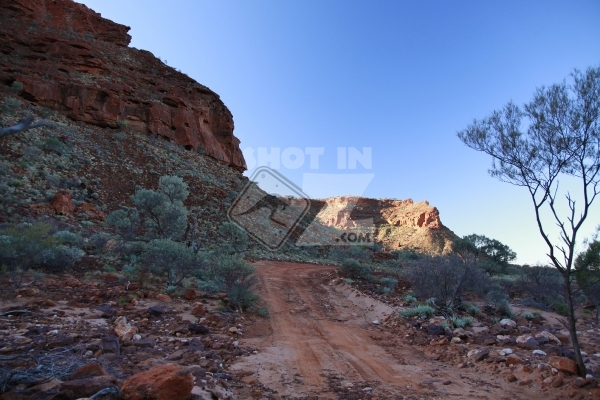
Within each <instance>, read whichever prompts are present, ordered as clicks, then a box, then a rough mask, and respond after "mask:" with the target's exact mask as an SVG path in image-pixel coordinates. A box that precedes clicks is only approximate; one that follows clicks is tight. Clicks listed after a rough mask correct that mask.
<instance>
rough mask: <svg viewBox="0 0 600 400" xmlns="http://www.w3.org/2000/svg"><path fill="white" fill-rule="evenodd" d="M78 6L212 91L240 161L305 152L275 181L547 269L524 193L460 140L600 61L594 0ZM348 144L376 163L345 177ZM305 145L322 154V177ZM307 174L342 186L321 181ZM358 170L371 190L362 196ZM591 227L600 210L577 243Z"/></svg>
mask: <svg viewBox="0 0 600 400" xmlns="http://www.w3.org/2000/svg"><path fill="white" fill-rule="evenodd" d="M80 2H82V3H84V4H86V5H87V6H88V7H90V8H92V9H93V10H95V11H97V12H100V13H101V14H102V16H104V17H106V18H109V19H111V20H113V21H116V22H119V23H122V24H125V25H128V26H131V28H132V29H131V31H130V33H131V35H132V36H133V40H132V43H131V45H132V46H133V47H137V48H140V49H145V50H149V51H151V52H152V53H154V55H156V56H158V57H160V58H161V59H163V60H167V63H168V64H169V65H170V66H173V67H174V68H177V69H180V70H181V71H182V72H185V73H187V74H188V75H189V76H191V77H192V78H194V79H196V80H197V81H199V82H200V83H202V84H204V85H206V86H208V87H210V88H211V89H212V90H214V91H215V92H217V93H218V94H219V95H220V96H221V98H222V100H223V101H224V102H225V104H226V105H227V106H228V107H229V109H230V110H231V111H232V113H233V116H234V121H235V132H234V133H235V135H236V136H237V137H238V138H239V139H240V140H241V141H242V144H241V147H242V149H245V150H246V152H247V154H250V153H249V149H254V151H255V153H254V154H255V155H256V154H257V153H256V152H257V151H258V149H259V148H264V149H267V151H268V152H271V148H277V149H279V151H280V152H283V151H284V150H285V149H290V148H298V149H300V150H301V151H302V153H303V154H304V155H305V156H306V158H305V162H304V163H303V164H302V165H301V166H300V167H299V168H286V167H285V165H283V164H282V165H281V166H280V169H279V171H280V172H281V173H282V174H284V175H285V176H286V177H288V178H289V179H290V180H292V181H293V182H295V183H296V184H297V185H298V186H300V187H302V186H303V185H304V187H305V188H309V187H310V193H308V194H309V195H311V196H313V197H326V196H333V195H345V194H353V195H363V196H368V197H376V198H382V197H385V198H398V199H406V198H412V199H413V200H415V201H421V200H428V201H429V202H430V204H432V205H434V206H436V207H437V208H438V209H439V210H440V216H441V220H442V222H443V223H444V224H445V225H446V226H448V227H449V228H450V229H452V230H453V231H454V232H455V233H456V234H458V235H460V236H463V235H467V234H471V233H479V234H484V235H486V236H489V237H492V238H495V239H498V240H500V241H501V242H503V243H505V244H508V245H509V246H510V247H511V248H513V249H514V250H515V251H516V252H517V254H518V256H519V258H518V261H520V262H523V263H525V262H527V263H536V262H538V261H542V262H545V254H546V252H547V249H546V248H545V247H544V246H545V245H544V243H543V242H542V240H541V238H540V236H539V234H538V232H537V228H536V224H535V219H534V214H533V206H532V204H531V201H530V199H529V198H528V195H527V192H526V191H525V190H524V189H522V188H517V187H513V186H511V185H509V184H506V183H501V182H499V181H497V180H495V179H493V178H491V177H490V176H489V175H488V173H487V170H488V168H489V167H490V165H491V160H490V159H489V157H487V156H485V155H483V154H480V153H477V152H475V151H473V150H471V149H469V148H467V147H466V146H465V145H464V144H463V143H462V142H461V141H460V140H459V139H458V138H457V136H456V132H457V131H459V130H461V129H464V128H466V127H467V125H468V124H469V123H470V122H472V121H473V119H474V118H482V117H485V116H487V115H488V114H489V113H490V112H491V111H493V110H495V109H498V108H501V107H502V106H503V105H504V104H505V103H506V102H508V101H509V100H512V101H514V102H516V103H517V104H522V103H524V102H526V101H528V100H529V99H530V98H531V96H532V94H533V92H534V90H535V88H536V87H539V86H542V85H549V84H552V83H556V82H560V81H562V80H563V79H565V78H567V76H568V75H569V73H570V72H571V71H572V70H573V69H574V68H579V69H585V68H587V67H589V66H597V65H599V64H600V2H598V1H597V0H591V1H573V2H565V1H549V0H545V1H522V0H520V1H502V2H500V1H497V2H491V1H475V0H473V1H452V2H450V1H416V0H415V1H400V0H398V1H366V0H365V1H355V0H343V1H341V0H340V1H333V0H326V1H316V0H315V1H314V0H302V1H300V0H298V1H291V0H290V1H271V0H261V1H259V0H257V1H249V0H243V1H230V0H225V1H202V0H172V1H169V2H165V1H152V0H144V1H141V0H127V1H123V0H119V1H116V0H83V1H81V0H80ZM339 147H346V148H351V147H353V148H356V149H357V150H358V151H359V152H362V151H363V148H370V149H371V150H370V151H371V152H372V157H371V161H372V163H371V165H370V168H369V165H367V166H366V167H365V166H363V164H361V163H360V162H359V163H357V166H356V169H353V170H350V169H345V170H343V169H339V168H338V154H337V149H338V148H339ZM306 148H319V149H322V151H323V154H322V155H321V156H319V165H318V168H316V169H311V166H310V162H309V157H308V155H307V154H306ZM294 151H295V150H288V153H294ZM362 154H364V153H362ZM249 158H250V157H249ZM289 160H293V158H290V159H289ZM284 164H287V165H288V166H292V167H297V165H291V164H293V163H290V162H287V163H284ZM313 167H314V165H313ZM249 173H251V171H249ZM306 174H330V175H331V174H340V175H342V174H343V175H344V176H340V177H339V180H338V182H348V183H347V184H346V183H344V184H337V185H336V184H331V183H326V181H325V180H323V181H322V182H323V183H322V184H320V185H319V184H316V185H315V184H314V181H313V182H312V183H307V181H306V180H307V179H308V178H307V175H306ZM351 174H361V175H363V176H364V175H365V174H372V180H371V181H370V182H369V184H368V186H367V187H366V189H364V190H363V188H361V187H359V186H360V185H358V184H353V183H356V182H358V181H359V180H360V177H357V178H356V179H354V178H353V177H352V175H351ZM311 176H312V177H313V178H314V175H311ZM334 179H335V177H334ZM307 191H308V189H307ZM598 223H600V200H598V201H597V203H596V204H595V205H594V210H593V213H592V215H591V216H590V217H589V222H588V223H587V225H586V226H585V229H584V234H585V235H584V236H589V235H590V234H591V233H592V232H593V230H594V227H595V225H597V224H598ZM582 238H583V237H582Z"/></svg>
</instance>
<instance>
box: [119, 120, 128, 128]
mask: <svg viewBox="0 0 600 400" xmlns="http://www.w3.org/2000/svg"><path fill="white" fill-rule="evenodd" d="M117 125H119V128H122V129H125V128H127V121H124V120H122V119H120V120H119V122H117Z"/></svg>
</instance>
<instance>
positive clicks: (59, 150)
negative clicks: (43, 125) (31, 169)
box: [43, 137, 67, 155]
mask: <svg viewBox="0 0 600 400" xmlns="http://www.w3.org/2000/svg"><path fill="white" fill-rule="evenodd" d="M43 148H44V150H46V151H49V152H52V153H56V154H58V155H62V154H63V153H64V152H65V151H66V150H67V146H65V144H64V143H63V142H61V141H60V140H58V139H57V138H53V137H49V138H47V139H46V141H45V142H44V147H43Z"/></svg>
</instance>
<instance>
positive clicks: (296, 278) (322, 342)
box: [233, 261, 545, 399]
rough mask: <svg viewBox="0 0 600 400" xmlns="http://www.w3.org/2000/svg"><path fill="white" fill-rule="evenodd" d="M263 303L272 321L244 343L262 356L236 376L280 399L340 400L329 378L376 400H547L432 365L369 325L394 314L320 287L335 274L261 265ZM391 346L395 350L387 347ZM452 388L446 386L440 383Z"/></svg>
mask: <svg viewBox="0 0 600 400" xmlns="http://www.w3.org/2000/svg"><path fill="white" fill-rule="evenodd" d="M255 266H256V267H257V272H258V276H259V278H260V282H261V296H262V298H263V300H265V301H266V302H267V304H268V306H269V311H270V318H269V319H268V320H259V321H257V323H256V324H255V325H254V326H252V327H250V329H249V331H248V332H247V335H246V338H245V339H244V340H243V342H242V344H245V345H250V346H254V347H257V348H259V349H260V353H259V354H257V355H253V356H251V357H247V358H244V359H240V360H239V361H237V362H236V364H235V365H234V366H233V369H234V370H238V371H244V372H245V373H246V374H249V373H253V374H255V375H256V376H257V377H258V380H259V381H260V382H261V383H262V384H263V385H265V386H266V387H268V388H271V389H274V390H277V393H278V395H280V396H281V397H282V398H289V397H292V398H301V397H308V396H310V397H313V396H316V397H318V398H337V397H338V396H337V395H336V394H334V393H332V392H331V391H330V390H329V386H328V384H327V383H328V379H327V377H328V376H337V377H341V378H343V379H344V381H343V383H345V384H347V385H350V384H353V385H354V386H357V387H360V388H362V387H363V386H371V387H373V388H374V391H373V394H374V395H377V396H378V397H379V398H390V399H392V398H402V397H408V398H411V397H416V398H445V397H454V398H479V399H496V398H497V399H501V398H512V399H515V398H529V399H534V398H544V397H545V396H543V395H542V393H539V392H536V391H535V390H534V389H533V388H527V387H515V386H511V385H508V384H506V380H505V379H504V377H503V376H500V375H488V374H478V373H476V372H472V371H466V370H458V369H456V368H454V367H452V366H448V365H445V364H443V363H441V362H437V361H432V360H431V358H429V357H427V356H425V354H424V353H423V352H422V351H421V350H420V349H419V348H417V347H413V346H411V345H409V344H405V345H403V343H402V338H394V337H393V336H392V335H390V334H387V333H385V332H382V331H381V330H380V329H379V328H378V327H377V326H375V325H373V324H372V323H371V321H372V320H373V319H376V318H382V317H384V316H385V315H387V314H389V313H391V312H393V310H392V309H391V308H390V307H388V306H386V305H385V304H382V303H379V302H378V301H376V300H373V299H370V298H366V297H364V296H357V295H356V292H354V291H353V290H352V289H351V288H349V287H348V286H347V285H345V284H340V285H327V284H323V277H322V276H320V274H321V273H323V272H327V271H332V270H334V269H335V267H331V266H322V265H313V264H298V263H287V262H272V261H263V262H259V263H256V264H255ZM390 345H392V346H390ZM447 381H450V382H452V383H451V384H449V385H443V384H442V383H443V382H447Z"/></svg>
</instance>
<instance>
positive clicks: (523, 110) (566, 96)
mask: <svg viewBox="0 0 600 400" xmlns="http://www.w3.org/2000/svg"><path fill="white" fill-rule="evenodd" d="M571 77H572V81H571V83H570V84H567V83H566V82H562V83H559V84H554V85H551V86H549V87H541V88H538V89H537V90H536V92H535V94H534V96H533V100H531V101H530V102H529V103H527V104H525V105H524V106H523V107H519V106H517V105H515V104H514V103H512V102H509V103H508V104H507V105H506V106H505V107H504V108H503V109H502V110H497V111H494V112H493V113H492V114H491V115H490V116H489V117H487V118H483V119H481V120H475V121H473V123H472V124H471V125H470V126H468V127H467V128H466V129H465V130H463V131H460V132H458V137H459V138H460V139H461V140H462V141H463V142H464V143H465V144H466V145H467V146H469V147H471V148H473V149H474V150H477V151H481V152H484V153H486V154H488V155H490V156H491V157H492V160H493V161H492V168H491V169H490V171H489V172H490V174H491V175H492V176H493V177H495V178H498V179H499V180H501V181H503V182H508V183H511V184H513V185H517V186H522V187H524V188H526V189H527V191H528V192H529V195H530V197H531V200H532V202H533V206H534V211H535V217H536V221H537V225H538V229H539V232H540V234H541V236H542V238H543V239H544V241H545V243H546V245H547V247H548V257H549V258H550V261H551V263H552V265H553V266H554V267H555V268H556V269H557V270H558V271H560V272H561V274H562V276H563V280H564V282H565V290H566V296H565V297H566V299H565V300H566V302H567V309H568V317H569V318H568V319H569V323H568V328H569V331H570V333H571V340H572V342H573V348H574V350H575V355H576V361H577V366H578V369H579V374H580V375H581V376H585V375H586V367H585V364H584V362H583V358H582V357H581V350H580V348H579V340H578V338H577V331H576V326H575V322H576V319H575V311H574V306H573V292H572V288H571V281H572V273H573V263H574V260H575V253H574V251H575V244H576V239H577V234H578V233H579V231H580V229H581V227H582V225H583V223H584V221H585V219H586V218H587V216H588V211H589V208H590V206H591V205H592V203H593V202H594V200H595V199H596V196H597V195H598V192H599V187H598V185H599V183H600V173H599V172H600V148H599V146H600V118H599V114H600V67H597V68H589V69H587V71H585V72H581V71H578V70H575V71H574V72H573V73H572V74H571ZM562 178H567V179H570V180H572V181H573V180H574V181H577V182H578V183H579V188H578V189H577V193H578V194H580V198H576V197H575V196H573V195H571V193H570V192H569V191H566V192H564V191H562V192H559V188H562V187H561V186H560V185H559V183H560V180H561V179H562ZM563 195H564V197H565V199H566V206H567V208H566V209H567V210H568V211H567V213H566V214H563V213H561V207H560V206H559V203H562V202H561V201H560V199H561V198H562V197H563ZM543 209H545V210H547V211H549V212H550V215H551V216H552V218H553V219H554V221H553V222H552V225H557V226H558V228H559V238H558V240H556V239H554V238H553V237H551V234H550V231H549V228H548V223H547V222H546V221H544V220H543V218H542V214H541V213H542V210H543Z"/></svg>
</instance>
